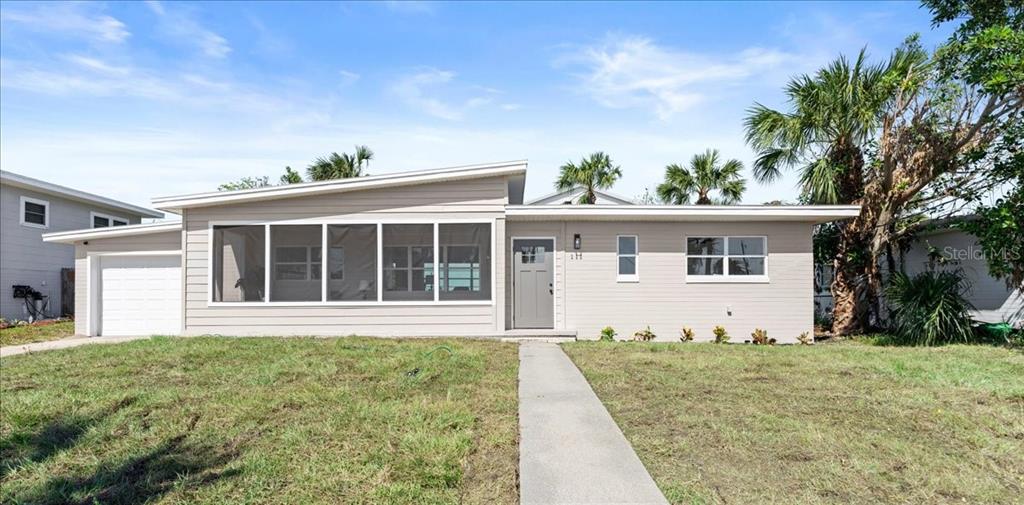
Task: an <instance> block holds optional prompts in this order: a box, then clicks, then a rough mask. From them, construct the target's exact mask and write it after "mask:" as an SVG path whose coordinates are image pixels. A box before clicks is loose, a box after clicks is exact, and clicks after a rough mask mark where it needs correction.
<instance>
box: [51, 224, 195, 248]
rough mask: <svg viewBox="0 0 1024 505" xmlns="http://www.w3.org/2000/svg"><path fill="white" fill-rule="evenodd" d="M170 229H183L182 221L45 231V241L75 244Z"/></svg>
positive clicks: (163, 231)
mask: <svg viewBox="0 0 1024 505" xmlns="http://www.w3.org/2000/svg"><path fill="white" fill-rule="evenodd" d="M169 231H181V221H174V222H170V223H150V224H133V225H128V226H106V227H103V228H86V229H84V230H70V231H59V232H55V233H44V234H43V242H56V243H59V244H74V243H75V242H81V241H83V240H95V239H101V238H113V237H131V236H135V235H149V234H151V233H165V232H169Z"/></svg>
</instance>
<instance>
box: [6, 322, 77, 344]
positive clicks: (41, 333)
mask: <svg viewBox="0 0 1024 505" xmlns="http://www.w3.org/2000/svg"><path fill="white" fill-rule="evenodd" d="M74 334H75V322H74V321H60V322H56V323H52V322H49V321H42V322H39V323H36V324H26V325H22V326H11V327H10V328H3V329H0V346H5V345H18V344H30V343H32V342H45V341H47V340H57V339H58V338H64V337H70V336H71V335H74Z"/></svg>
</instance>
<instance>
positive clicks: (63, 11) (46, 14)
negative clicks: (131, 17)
mask: <svg viewBox="0 0 1024 505" xmlns="http://www.w3.org/2000/svg"><path fill="white" fill-rule="evenodd" d="M11 5H12V4H10V3H6V4H5V5H4V7H3V9H0V20H3V21H4V22H7V23H15V24H17V25H20V26H23V27H25V28H26V29H29V30H32V31H35V32H42V33H45V34H47V35H62V36H72V37H83V38H86V39H90V40H92V41H95V42H105V43H120V42H124V41H125V40H126V39H127V38H128V37H129V36H131V32H129V31H128V27H127V26H125V24H124V23H122V22H121V21H120V20H118V19H117V18H114V17H113V16H109V15H107V14H103V13H101V12H100V10H99V7H98V6H97V5H96V4H86V3H58V2H54V3H46V4H43V5H40V6H37V7H35V8H21V7H20V6H19V7H17V8H11Z"/></svg>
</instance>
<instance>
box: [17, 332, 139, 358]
mask: <svg viewBox="0 0 1024 505" xmlns="http://www.w3.org/2000/svg"><path fill="white" fill-rule="evenodd" d="M144 338H149V337H148V336H133V337H71V338H62V339H60V340H50V341H49V342H36V343H34V344H20V345H8V346H6V347H0V358H6V357H8V356H16V355H18V354H25V353H29V352H39V351H52V350H54V349H67V348H69V347H78V346H80V345H88V344H118V343H121V342H128V341H129V340H141V339H144Z"/></svg>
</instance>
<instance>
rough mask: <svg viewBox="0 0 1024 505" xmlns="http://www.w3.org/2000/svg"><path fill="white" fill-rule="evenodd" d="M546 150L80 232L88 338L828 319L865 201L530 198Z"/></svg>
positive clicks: (668, 331) (170, 203) (797, 328)
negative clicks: (824, 229) (819, 234)
mask: <svg viewBox="0 0 1024 505" xmlns="http://www.w3.org/2000/svg"><path fill="white" fill-rule="evenodd" d="M525 180H526V162H522V161H520V162H508V163H495V164H488V165H476V166H469V167H457V168H449V169H441V170H429V171H420V172H409V173H402V174H393V175H378V176H370V177H360V178H354V179H343V180H335V181H324V182H312V183H303V184H290V185H285V186H275V187H269V188H260V189H251V190H241V191H231V192H212V193H203V194H195V195H184V196H173V197H164V198H156V199H154V200H153V204H154V206H155V207H157V208H159V209H161V210H164V211H166V212H173V213H176V214H180V215H181V216H182V223H180V224H157V225H142V226H128V227H123V228H111V229H104V230H81V231H72V232H64V233H54V234H48V235H47V236H46V240H47V241H48V242H55V243H65V244H74V246H75V258H76V264H77V266H78V269H79V271H81V272H88V274H87V275H80V276H79V277H78V279H77V280H78V283H77V285H76V296H77V302H76V303H77V304H78V306H79V307H81V308H82V309H81V312H82V315H81V317H79V318H78V319H77V321H76V325H77V326H76V330H77V332H78V333H79V334H83V335H118V334H153V333H160V334H184V335H202V334H225V335H350V334H363V335H380V336H426V335H452V336H512V335H578V337H579V338H588V339H590V338H597V336H598V334H599V331H600V329H601V328H603V327H605V326H609V325H610V326H612V327H614V328H615V329H616V330H617V331H618V332H619V334H620V337H621V338H628V337H629V336H630V335H632V333H633V332H634V331H637V330H640V329H642V328H645V327H648V326H650V328H651V329H652V330H653V331H654V332H655V333H656V334H657V335H658V339H659V340H665V341H673V340H676V339H678V338H679V330H680V329H681V328H682V327H684V326H688V327H692V328H693V329H694V330H695V331H696V333H697V338H698V339H701V340H708V339H711V338H712V333H711V331H712V328H713V327H714V326H716V325H722V326H724V327H725V328H726V329H727V330H728V331H729V332H730V334H731V335H732V336H733V340H734V341H740V342H742V341H743V340H745V339H749V335H750V333H751V332H752V331H753V330H754V329H755V328H763V329H765V330H767V331H768V333H769V335H771V336H772V337H774V338H777V339H778V340H779V341H781V342H795V341H796V339H797V336H798V335H800V334H801V333H803V332H810V331H812V324H813V321H812V319H813V317H812V303H811V301H812V297H813V292H812V288H811V275H812V271H813V259H812V248H811V231H812V228H813V226H814V225H815V224H817V223H823V222H826V221H831V220H835V219H844V218H849V217H853V216H855V215H857V213H858V208H857V207H855V206H788V207H787V206H771V207H766V206H743V205H735V206H663V205H658V206H643V205H562V204H557V205H543V204H542V205H524V204H523V190H524V185H525Z"/></svg>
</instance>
